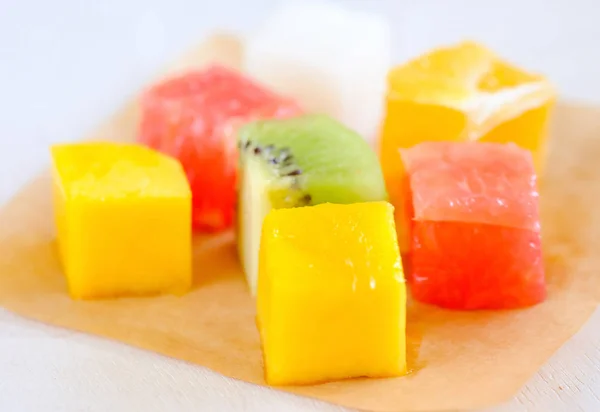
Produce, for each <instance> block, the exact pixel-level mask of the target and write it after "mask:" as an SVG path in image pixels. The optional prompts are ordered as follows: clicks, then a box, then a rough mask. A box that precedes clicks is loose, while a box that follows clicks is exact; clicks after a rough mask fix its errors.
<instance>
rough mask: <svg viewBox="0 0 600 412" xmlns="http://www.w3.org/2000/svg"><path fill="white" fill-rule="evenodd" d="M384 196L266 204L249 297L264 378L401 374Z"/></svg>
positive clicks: (395, 277) (393, 249)
mask: <svg viewBox="0 0 600 412" xmlns="http://www.w3.org/2000/svg"><path fill="white" fill-rule="evenodd" d="M393 210H394V209H393V206H392V205H391V204H389V203H387V202H369V203H355V204H349V205H340V204H329V203H326V204H321V205H317V206H307V207H300V208H292V209H277V210H273V211H271V212H270V213H269V214H268V215H267V217H266V219H265V221H264V223H263V228H262V238H261V244H260V257H259V277H258V295H257V325H258V328H259V332H260V337H261V343H262V350H263V358H264V364H265V380H266V381H267V383H268V384H271V385H289V384H299V385H301V384H313V383H319V382H325V381H331V380H339V379H346V378H353V377H392V376H401V375H403V374H405V373H406V335H405V324H406V285H405V280H404V274H403V270H402V263H401V260H400V253H399V250H398V243H397V240H396V232H395V226H394V211H393Z"/></svg>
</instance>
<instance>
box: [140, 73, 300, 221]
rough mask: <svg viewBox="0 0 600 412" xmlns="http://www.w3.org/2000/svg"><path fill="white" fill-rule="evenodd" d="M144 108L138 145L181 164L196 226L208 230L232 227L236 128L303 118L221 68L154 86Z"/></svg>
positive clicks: (268, 93)
mask: <svg viewBox="0 0 600 412" xmlns="http://www.w3.org/2000/svg"><path fill="white" fill-rule="evenodd" d="M141 109H142V118H141V123H140V129H139V133H138V137H137V139H138V141H139V142H141V143H144V144H146V145H148V146H150V147H152V148H154V149H156V150H159V151H161V152H163V153H166V154H168V155H171V156H173V157H175V158H177V159H179V161H180V162H181V163H182V165H183V168H184V169H185V172H186V174H187V178H188V180H189V182H190V186H191V189H192V201H193V211H192V214H193V226H194V228H195V229H197V230H203V231H219V230H223V229H227V228H229V227H230V226H231V225H232V223H233V215H234V210H235V199H236V194H235V186H236V178H237V171H236V169H237V149H236V138H235V131H236V129H237V127H238V126H239V125H241V124H244V123H247V122H249V121H253V120H258V119H263V118H273V117H278V118H283V117H291V116H295V115H298V114H300V113H301V109H300V108H299V106H298V105H297V104H296V103H295V102H293V101H291V100H289V99H286V98H283V97H281V96H278V95H276V94H274V93H272V92H271V91H269V90H267V89H266V88H264V87H262V86H260V85H258V84H256V83H254V82H253V81H251V80H250V79H248V78H246V77H244V76H243V75H241V74H239V73H237V72H235V71H233V70H230V69H227V68H225V67H221V66H217V65H215V66H211V67H209V68H207V69H205V70H201V71H193V72H189V73H186V74H183V75H180V76H178V77H174V78H171V79H168V80H166V81H164V82H162V83H159V84H157V85H155V86H154V87H152V88H151V89H150V90H148V92H147V93H146V94H145V95H144V96H143V98H142V101H141Z"/></svg>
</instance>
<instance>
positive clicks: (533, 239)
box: [410, 220, 546, 310]
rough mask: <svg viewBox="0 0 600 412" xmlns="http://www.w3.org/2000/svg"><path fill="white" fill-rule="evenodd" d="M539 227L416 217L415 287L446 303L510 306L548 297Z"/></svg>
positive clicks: (422, 296) (417, 293) (418, 295)
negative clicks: (443, 220) (531, 227)
mask: <svg viewBox="0 0 600 412" xmlns="http://www.w3.org/2000/svg"><path fill="white" fill-rule="evenodd" d="M541 251H542V247H541V236H540V233H539V232H536V231H533V230H528V229H517V228H514V227H507V226H500V225H489V224H483V223H471V222H456V221H454V222H436V221H431V220H429V221H419V220H416V221H414V223H413V252H412V256H411V262H412V273H411V277H410V279H411V291H412V295H413V297H414V298H415V299H417V300H418V301H421V302H426V303H431V304H435V305H438V306H441V307H444V308H448V309H465V310H474V309H511V308H522V307H527V306H531V305H534V304H537V303H539V302H542V301H543V300H544V299H545V298H546V283H545V279H544V264H543V261H542V252H541Z"/></svg>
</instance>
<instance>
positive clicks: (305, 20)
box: [245, 0, 391, 141]
mask: <svg viewBox="0 0 600 412" xmlns="http://www.w3.org/2000/svg"><path fill="white" fill-rule="evenodd" d="M390 37H391V34H390V28H389V25H388V23H387V21H386V20H385V19H384V18H383V17H382V16H378V15H374V14H369V13H366V12H361V11H357V10H350V9H348V8H345V7H342V6H341V5H337V4H333V3H326V2H322V1H314V0H307V1H302V2H301V1H296V2H291V3H286V4H285V5H283V6H282V7H280V8H279V9H278V10H277V11H276V12H275V13H273V14H272V15H271V16H270V18H268V19H267V21H266V22H264V24H263V26H262V27H261V29H260V30H259V31H258V32H256V33H254V35H252V36H250V37H249V38H248V41H247V49H246V56H245V59H246V60H245V65H246V72H247V73H248V74H249V75H250V76H251V77H253V78H254V79H256V80H258V81H260V82H261V83H263V84H265V85H266V86H269V87H270V88H272V89H273V90H274V91H277V92H279V93H281V94H284V95H287V96H290V97H292V98H295V99H296V100H297V101H298V102H299V103H300V104H301V105H302V106H303V108H304V109H305V110H306V111H308V112H313V113H324V114H328V115H330V116H331V117H333V118H335V119H337V120H338V121H340V122H342V123H344V124H346V126H348V127H350V128H352V129H354V130H355V131H357V132H358V133H360V134H361V135H363V136H364V137H365V138H367V140H369V141H373V139H374V137H375V134H376V131H377V129H378V127H379V123H380V121H381V116H382V109H383V102H384V95H385V90H386V76H387V72H388V69H389V67H390V65H391V40H390Z"/></svg>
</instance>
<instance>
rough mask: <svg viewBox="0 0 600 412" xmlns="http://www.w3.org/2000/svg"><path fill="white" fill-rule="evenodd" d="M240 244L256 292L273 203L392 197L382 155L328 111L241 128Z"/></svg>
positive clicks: (280, 205)
mask: <svg viewBox="0 0 600 412" xmlns="http://www.w3.org/2000/svg"><path fill="white" fill-rule="evenodd" d="M239 143H240V148H241V149H240V150H241V154H240V174H241V176H240V190H239V201H238V222H237V234H238V248H239V255H240V260H241V261H242V264H243V267H244V272H245V274H246V279H247V281H248V285H249V287H250V291H251V293H252V294H253V295H255V294H256V278H257V274H258V252H259V246H260V231H261V227H262V221H263V219H264V217H265V216H266V214H267V213H268V212H269V211H270V210H271V209H273V208H290V207H297V206H306V205H317V204H319V203H356V202H368V201H378V200H387V193H386V191H385V184H384V181H383V175H382V173H381V167H380V165H379V160H378V159H377V155H376V154H375V152H374V151H373V149H371V148H370V147H369V145H368V143H367V142H366V141H365V140H364V139H362V138H361V137H360V136H359V135H358V134H357V133H355V132H353V131H351V130H349V129H347V128H346V127H344V126H343V125H342V124H340V123H338V122H336V121H335V120H333V119H331V118H330V117H328V116H325V115H303V116H298V117H295V118H293V119H283V120H281V119H272V120H264V121H258V122H254V123H251V124H248V125H246V126H245V127H243V128H242V129H240V135H239Z"/></svg>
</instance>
